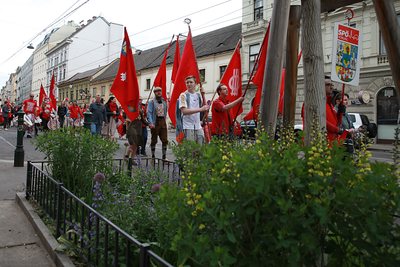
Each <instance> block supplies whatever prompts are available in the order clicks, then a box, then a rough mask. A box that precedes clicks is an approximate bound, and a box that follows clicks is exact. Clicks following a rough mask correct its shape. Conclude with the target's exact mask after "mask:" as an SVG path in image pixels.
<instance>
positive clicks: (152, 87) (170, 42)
mask: <svg viewBox="0 0 400 267" xmlns="http://www.w3.org/2000/svg"><path fill="white" fill-rule="evenodd" d="M174 37H175V34H172V37H171V41H169V44H168V46H167V48H166V49H165V50H164V53H163V55H165V53H166V52H168V51H169V48H170V47H171V44H172V40H173V39H174ZM157 58H158V57H157ZM153 89H154V84H153V85H152V86H151V89H150V93H149V95H148V96H147V100H146V104H145V106H146V107H147V104H148V103H149V100H150V96H151V94H152V93H153ZM165 90H167V88H165Z"/></svg>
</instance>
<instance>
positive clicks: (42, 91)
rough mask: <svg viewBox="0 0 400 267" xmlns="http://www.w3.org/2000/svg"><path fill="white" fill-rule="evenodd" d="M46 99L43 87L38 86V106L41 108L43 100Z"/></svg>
mask: <svg viewBox="0 0 400 267" xmlns="http://www.w3.org/2000/svg"><path fill="white" fill-rule="evenodd" d="M45 98H47V95H46V91H44V88H43V85H42V84H40V93H39V106H40V107H41V106H42V103H43V99H45Z"/></svg>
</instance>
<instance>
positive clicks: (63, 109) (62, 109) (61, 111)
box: [57, 99, 68, 128]
mask: <svg viewBox="0 0 400 267" xmlns="http://www.w3.org/2000/svg"><path fill="white" fill-rule="evenodd" d="M67 113H68V107H67V100H66V99H65V100H64V101H62V102H61V105H60V106H58V110H57V115H58V121H59V122H60V127H61V128H63V127H64V122H65V116H66V115H67Z"/></svg>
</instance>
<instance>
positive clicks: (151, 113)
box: [147, 87, 168, 160]
mask: <svg viewBox="0 0 400 267" xmlns="http://www.w3.org/2000/svg"><path fill="white" fill-rule="evenodd" d="M154 95H155V96H154V98H153V99H151V100H150V101H149V104H148V106H147V120H148V122H149V128H150V132H151V143H150V149H151V157H152V158H155V151H156V144H157V140H158V137H160V140H161V143H162V159H164V160H165V159H166V154H167V146H168V128H167V121H166V118H167V102H166V101H165V99H164V98H163V97H162V90H161V88H160V87H155V88H154Z"/></svg>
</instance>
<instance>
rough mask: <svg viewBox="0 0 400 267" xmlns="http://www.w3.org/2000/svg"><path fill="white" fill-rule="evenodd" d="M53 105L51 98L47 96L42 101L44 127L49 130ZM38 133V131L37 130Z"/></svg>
mask: <svg viewBox="0 0 400 267" xmlns="http://www.w3.org/2000/svg"><path fill="white" fill-rule="evenodd" d="M52 109H53V107H52V106H51V104H50V99H49V98H45V99H44V100H43V103H42V109H41V113H40V118H41V119H42V129H43V131H47V130H49V127H48V123H49V120H50V115H51V111H52ZM35 133H36V131H35Z"/></svg>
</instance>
